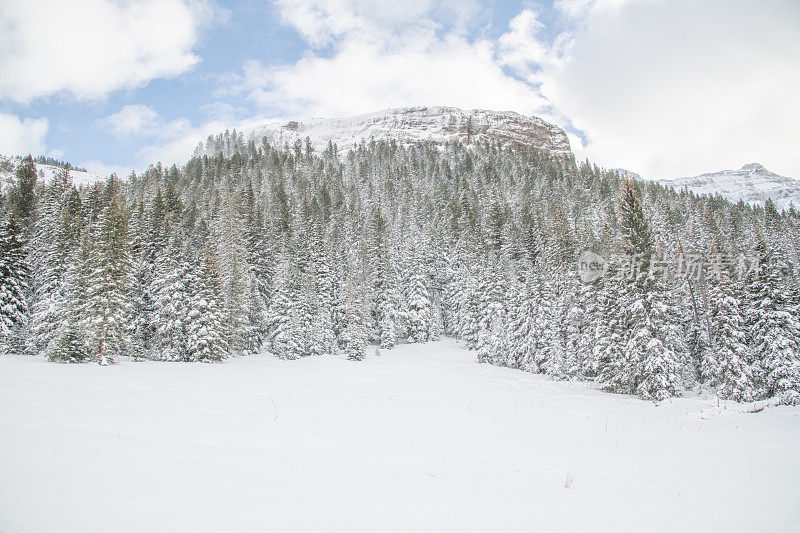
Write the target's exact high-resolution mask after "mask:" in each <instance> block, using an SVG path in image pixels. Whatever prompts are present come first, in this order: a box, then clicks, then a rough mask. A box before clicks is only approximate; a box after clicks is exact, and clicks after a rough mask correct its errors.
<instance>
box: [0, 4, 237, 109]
mask: <svg viewBox="0 0 800 533" xmlns="http://www.w3.org/2000/svg"><path fill="white" fill-rule="evenodd" d="M226 14H227V12H226V11H224V10H221V9H220V8H218V7H216V5H215V4H214V3H213V0H123V1H112V0H75V1H71V2H64V1H62V0H37V1H36V2H31V1H29V0H4V1H3V7H2V9H0V28H2V33H3V38H2V40H0V72H3V73H4V75H3V76H2V77H0V99H7V100H12V101H15V102H20V103H29V102H31V101H32V100H35V99H37V98H40V97H46V96H49V95H53V94H62V93H65V94H68V95H70V96H72V97H74V98H76V99H79V100H86V99H98V98H103V97H105V96H106V95H107V94H108V93H110V92H112V91H115V90H118V89H124V88H132V87H138V86H142V85H145V84H146V83H147V82H149V81H150V80H152V79H155V78H160V77H172V76H176V75H178V74H181V73H182V72H185V71H186V70H188V69H190V68H191V67H193V66H194V65H196V64H197V63H198V62H199V61H200V58H199V57H198V56H197V55H195V54H194V53H193V51H192V50H193V48H194V47H195V45H196V44H197V41H198V38H199V34H200V30H201V28H202V27H203V26H205V25H207V24H210V23H212V22H214V21H217V20H220V19H222V18H224V17H225V16H226Z"/></svg>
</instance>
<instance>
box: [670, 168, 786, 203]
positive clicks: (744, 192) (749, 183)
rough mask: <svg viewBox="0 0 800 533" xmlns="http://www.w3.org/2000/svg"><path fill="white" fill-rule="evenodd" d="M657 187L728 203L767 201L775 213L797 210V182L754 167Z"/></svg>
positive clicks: (673, 181)
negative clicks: (790, 208) (783, 210)
mask: <svg viewBox="0 0 800 533" xmlns="http://www.w3.org/2000/svg"><path fill="white" fill-rule="evenodd" d="M660 183H662V184H664V185H669V186H672V187H675V188H676V189H683V188H687V189H688V190H690V191H692V192H694V193H696V194H711V195H714V194H720V195H721V196H723V197H724V198H726V199H728V200H730V201H731V202H738V201H739V200H742V201H744V202H747V203H752V204H763V203H764V202H765V201H766V200H767V198H770V199H771V200H772V201H773V202H775V205H776V207H777V208H778V209H788V208H789V206H790V205H791V204H794V205H795V207H800V181H798V180H794V179H792V178H786V177H784V176H779V175H778V174H775V173H774V172H770V171H769V170H767V169H766V168H764V167H763V166H762V165H759V164H758V163H750V164H749V165H745V166H743V167H742V168H740V169H739V170H723V171H720V172H711V173H708V174H701V175H700V176H694V177H690V178H677V179H674V180H661V181H660Z"/></svg>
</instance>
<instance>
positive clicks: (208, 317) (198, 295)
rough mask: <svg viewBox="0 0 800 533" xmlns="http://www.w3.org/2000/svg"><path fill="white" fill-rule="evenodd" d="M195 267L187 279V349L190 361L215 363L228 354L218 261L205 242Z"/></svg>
mask: <svg viewBox="0 0 800 533" xmlns="http://www.w3.org/2000/svg"><path fill="white" fill-rule="evenodd" d="M198 270H199V273H198V275H197V277H196V278H195V279H192V280H191V281H192V283H191V285H193V287H191V285H190V287H191V290H190V293H191V303H190V310H189V314H188V315H187V317H186V320H187V326H186V331H187V352H188V354H189V359H190V360H191V361H200V362H203V363H218V362H220V361H222V360H223V359H225V358H226V357H227V356H228V345H227V344H226V342H225V337H224V335H223V332H224V325H223V323H222V305H221V301H222V291H221V288H220V274H219V265H218V264H217V258H216V257H215V256H214V253H213V251H212V249H211V246H210V245H207V246H206V249H205V252H204V253H203V257H202V258H201V262H200V265H199V269H198Z"/></svg>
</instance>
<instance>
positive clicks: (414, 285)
mask: <svg viewBox="0 0 800 533" xmlns="http://www.w3.org/2000/svg"><path fill="white" fill-rule="evenodd" d="M426 282H427V279H426V276H425V272H424V270H423V265H422V260H421V258H420V254H419V252H418V251H417V250H415V251H412V252H411V259H410V261H409V264H408V266H407V269H406V281H405V291H404V292H405V294H404V304H405V305H404V308H405V309H404V311H405V321H406V329H407V331H408V342H412V343H416V342H427V341H428V339H429V338H430V330H431V319H432V317H431V295H430V291H429V290H428V286H427V283H426Z"/></svg>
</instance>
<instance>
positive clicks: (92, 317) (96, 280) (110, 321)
mask: <svg viewBox="0 0 800 533" xmlns="http://www.w3.org/2000/svg"><path fill="white" fill-rule="evenodd" d="M85 246H89V247H90V248H89V249H86V250H84V257H85V258H86V260H85V264H84V273H83V278H82V280H81V283H82V284H83V285H85V287H86V301H85V303H84V305H83V308H82V309H81V315H82V318H83V324H82V328H83V330H84V331H85V334H86V342H87V349H88V353H89V357H90V358H91V359H92V360H95V361H98V362H99V363H100V364H102V365H107V364H113V363H116V362H117V360H118V358H119V357H120V356H121V355H123V354H126V353H128V349H129V343H130V340H129V334H128V329H127V317H128V315H129V313H130V309H131V307H130V302H129V301H128V289H129V287H130V284H131V274H130V272H131V258H130V242H129V240H128V232H127V221H126V218H125V214H124V213H123V212H122V210H121V209H120V207H119V204H118V203H117V200H116V199H112V200H111V203H110V204H109V205H108V206H107V207H106V208H105V209H103V211H102V212H101V214H100V217H99V218H98V220H97V222H95V224H94V226H93V227H92V232H91V236H90V239H87V241H86V245H85Z"/></svg>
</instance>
